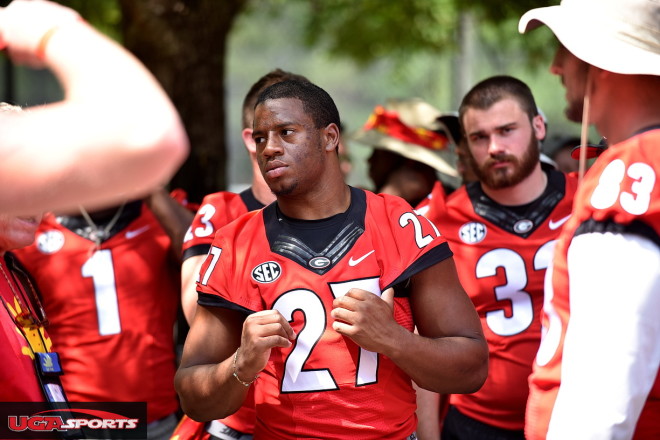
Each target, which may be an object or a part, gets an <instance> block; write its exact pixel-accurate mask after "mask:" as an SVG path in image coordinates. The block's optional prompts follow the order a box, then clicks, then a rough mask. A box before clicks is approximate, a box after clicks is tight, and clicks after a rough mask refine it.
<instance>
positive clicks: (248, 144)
mask: <svg viewBox="0 0 660 440" xmlns="http://www.w3.org/2000/svg"><path fill="white" fill-rule="evenodd" d="M252 131H253V130H252V129H251V128H244V129H243V132H242V133H241V135H242V136H243V144H244V145H245V149H246V150H247V151H248V153H249V154H250V156H256V154H257V144H255V143H254V139H252Z"/></svg>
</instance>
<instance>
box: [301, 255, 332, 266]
mask: <svg viewBox="0 0 660 440" xmlns="http://www.w3.org/2000/svg"><path fill="white" fill-rule="evenodd" d="M330 263H331V261H330V259H329V258H326V257H314V258H312V259H311V260H309V262H308V263H307V264H309V266H310V267H313V268H314V269H323V268H326V267H328V266H330Z"/></svg>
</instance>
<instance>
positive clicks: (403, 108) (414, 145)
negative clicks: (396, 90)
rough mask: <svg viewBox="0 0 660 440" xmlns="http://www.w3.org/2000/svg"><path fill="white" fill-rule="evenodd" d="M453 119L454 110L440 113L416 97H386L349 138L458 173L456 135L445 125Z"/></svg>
mask: <svg viewBox="0 0 660 440" xmlns="http://www.w3.org/2000/svg"><path fill="white" fill-rule="evenodd" d="M454 119H455V120H456V121H458V116H457V115H456V114H453V113H442V112H440V111H439V110H438V109H436V108H435V107H433V106H432V105H431V104H429V103H427V102H425V101H423V100H422V99H419V98H412V99H389V100H387V102H386V104H385V105H384V106H381V105H378V106H376V108H375V109H374V111H373V113H372V114H371V115H370V116H369V119H368V120H367V122H366V123H365V124H364V126H363V127H362V128H361V129H360V130H358V131H356V132H355V133H353V134H352V135H351V139H352V140H354V141H356V142H359V143H361V144H364V145H368V146H370V147H372V148H380V149H384V150H388V151H391V152H394V153H397V154H399V155H401V156H403V157H405V158H408V159H411V160H416V161H418V162H421V163H423V164H426V165H428V166H430V167H432V168H434V169H435V170H437V171H438V172H440V173H443V174H446V175H448V176H451V177H458V172H457V171H456V154H455V152H454V148H455V145H456V141H455V135H454V134H452V130H450V129H449V128H448V127H447V125H446V124H448V125H451V123H452V122H453V121H454ZM443 121H444V122H443Z"/></svg>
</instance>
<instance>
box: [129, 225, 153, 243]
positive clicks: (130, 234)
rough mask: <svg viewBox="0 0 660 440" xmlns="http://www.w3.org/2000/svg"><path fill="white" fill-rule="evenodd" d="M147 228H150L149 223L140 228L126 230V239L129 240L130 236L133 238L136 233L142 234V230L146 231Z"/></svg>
mask: <svg viewBox="0 0 660 440" xmlns="http://www.w3.org/2000/svg"><path fill="white" fill-rule="evenodd" d="M149 228H150V226H149V225H144V226H142V227H141V228H138V229H132V230H130V231H126V239H127V240H130V239H132V238H135V237H137V236H138V235H140V234H142V233H143V232H147V231H148V230H149Z"/></svg>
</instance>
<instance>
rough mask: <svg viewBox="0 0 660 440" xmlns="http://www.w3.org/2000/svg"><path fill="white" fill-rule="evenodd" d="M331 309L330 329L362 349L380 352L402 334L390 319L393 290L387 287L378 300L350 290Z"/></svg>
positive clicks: (374, 295) (356, 290)
mask: <svg viewBox="0 0 660 440" xmlns="http://www.w3.org/2000/svg"><path fill="white" fill-rule="evenodd" d="M333 306H334V309H333V310H332V312H331V313H330V315H331V316H332V317H333V318H334V319H335V322H333V323H332V328H333V329H334V330H335V331H336V332H337V333H340V334H342V335H345V336H348V337H349V338H351V339H352V340H353V341H354V342H355V343H356V344H358V345H359V346H360V347H362V348H364V349H366V350H369V351H374V352H378V353H384V352H385V351H386V350H387V347H391V346H392V345H393V344H392V342H393V341H396V339H395V338H396V335H397V334H398V333H399V332H400V331H402V330H403V331H406V330H405V329H404V328H403V327H401V326H400V325H399V324H397V322H396V321H395V320H394V312H393V309H394V290H393V289H391V288H390V289H387V290H385V291H384V292H383V293H382V295H381V296H380V297H379V296H378V295H376V294H374V293H371V292H368V291H366V290H362V289H357V288H353V289H351V290H349V291H348V292H347V293H346V295H343V296H341V297H339V298H336V299H335V300H334V302H333Z"/></svg>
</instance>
